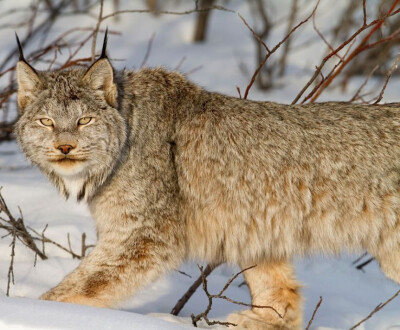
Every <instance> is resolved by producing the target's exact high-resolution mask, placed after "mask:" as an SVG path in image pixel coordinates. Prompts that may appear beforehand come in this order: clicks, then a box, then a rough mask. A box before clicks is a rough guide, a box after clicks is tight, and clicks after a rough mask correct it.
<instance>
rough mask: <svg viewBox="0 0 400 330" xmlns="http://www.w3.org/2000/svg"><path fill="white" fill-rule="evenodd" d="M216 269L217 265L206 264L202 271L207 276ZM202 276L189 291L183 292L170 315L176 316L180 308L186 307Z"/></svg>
mask: <svg viewBox="0 0 400 330" xmlns="http://www.w3.org/2000/svg"><path fill="white" fill-rule="evenodd" d="M216 267H218V265H210V264H208V265H207V267H206V268H205V269H204V271H203V272H204V276H206V277H207V276H208V275H210V274H211V272H212V271H213V270H214V269H215V268H216ZM202 276H203V274H200V276H199V277H198V278H197V280H196V281H194V283H193V284H192V285H191V286H190V287H189V289H188V290H187V291H186V292H185V294H184V295H183V296H182V297H181V298H180V299H179V300H178V302H177V303H176V305H175V306H174V307H173V308H172V310H171V312H170V313H171V314H172V315H175V316H177V315H178V314H179V313H180V311H181V310H182V308H183V307H184V306H185V305H186V303H187V302H188V301H189V299H190V298H191V297H192V295H193V294H194V293H195V292H196V290H197V288H198V287H199V286H200V284H201V283H202Z"/></svg>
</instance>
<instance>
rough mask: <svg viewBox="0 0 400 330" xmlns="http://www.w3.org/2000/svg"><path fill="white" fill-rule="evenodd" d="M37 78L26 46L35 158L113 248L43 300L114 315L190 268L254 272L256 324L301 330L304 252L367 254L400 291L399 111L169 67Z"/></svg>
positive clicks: (24, 77) (26, 101)
mask: <svg viewBox="0 0 400 330" xmlns="http://www.w3.org/2000/svg"><path fill="white" fill-rule="evenodd" d="M105 46H106V38H105V42H104V45H103V52H102V55H101V57H100V58H99V59H98V60H97V61H96V62H95V63H93V65H92V66H91V67H90V68H89V69H88V70H82V69H71V70H68V71H55V72H37V71H35V70H34V69H33V68H32V67H31V66H30V65H29V64H28V63H27V62H26V61H25V60H24V57H23V55H22V50H21V51H20V60H19V62H18V64H17V77H18V85H19V87H18V105H19V109H20V113H21V117H20V119H19V121H18V123H17V125H16V133H17V137H18V141H19V144H20V146H21V148H22V150H23V151H24V153H25V154H26V156H27V157H28V158H29V159H30V160H31V161H32V162H33V163H34V164H36V165H37V166H38V167H39V168H40V170H41V171H42V172H43V173H44V174H45V175H46V176H47V177H48V178H49V179H50V181H51V182H53V183H54V185H55V186H56V187H57V188H58V190H59V191H60V193H61V194H63V195H64V196H65V197H66V198H68V197H69V198H74V199H77V200H82V201H85V202H87V203H88V205H89V208H90V210H91V213H92V215H93V218H94V219H95V221H96V228H97V232H98V243H97V246H96V247H95V248H94V250H93V251H92V252H91V253H90V255H89V256H87V257H86V258H85V259H84V260H83V261H82V263H81V264H80V265H79V267H78V268H77V269H76V270H74V271H73V272H72V273H71V274H69V275H68V276H66V277H65V278H64V280H63V281H62V282H61V283H60V284H59V285H57V286H56V287H55V288H53V289H51V290H50V291H49V292H47V293H45V294H43V295H42V296H41V299H48V300H56V301H64V302H72V303H78V304H85V305H92V306H102V307H107V306H114V305H115V304H117V303H118V302H119V301H121V300H122V299H124V298H126V297H128V296H130V295H132V294H134V292H135V291H136V290H137V289H139V288H140V287H142V286H144V285H146V284H148V283H150V282H151V281H154V280H155V279H156V278H158V277H160V276H162V275H163V274H165V273H166V272H168V271H169V270H171V269H174V268H176V267H178V265H179V264H180V263H182V262H183V261H184V260H187V259H192V260H193V259H194V260H202V261H205V262H209V263H220V262H228V263H232V264H238V265H240V266H241V267H242V268H244V267H249V266H252V265H257V266H256V267H255V268H253V269H251V270H248V271H247V272H246V273H245V277H246V280H247V282H248V285H249V288H250V291H251V296H252V303H253V304H255V305H268V306H272V307H274V308H275V309H276V310H277V311H278V312H279V313H280V314H282V315H283V318H280V317H279V316H278V315H277V314H276V313H275V312H274V311H272V310H271V309H253V310H248V311H244V312H240V313H234V314H232V315H230V317H229V318H228V320H229V321H231V322H233V323H236V324H239V328H240V327H241V328H246V329H300V328H301V326H302V311H301V306H302V301H301V300H302V299H301V296H300V293H299V288H300V286H299V283H298V282H297V281H296V279H295V277H294V273H293V267H292V266H291V264H290V262H291V259H292V258H293V257H295V256H298V255H300V256H305V255H310V254H313V253H338V252H340V251H342V250H347V251H348V250H350V251H361V250H364V249H365V250H367V251H368V252H369V253H371V254H372V255H373V256H374V257H375V258H376V259H377V260H378V261H379V264H380V266H381V268H382V270H383V272H385V274H386V275H387V276H388V277H389V278H390V279H392V280H394V281H396V282H397V283H400V109H399V105H396V106H394V105H385V106H366V105H354V104H346V103H320V104H309V105H292V106H289V105H282V104H277V103H272V102H253V101H246V100H240V99H237V98H234V97H228V96H225V95H221V94H218V93H213V92H208V91H206V90H204V89H202V88H200V87H199V86H197V85H195V84H193V83H191V82H190V81H188V80H187V79H186V78H185V77H184V76H183V75H181V74H179V73H176V72H170V71H167V70H164V69H161V68H157V69H141V70H139V71H136V72H134V71H129V70H127V71H116V70H114V69H113V68H112V66H111V64H110V62H109V60H108V59H107V56H106V52H105Z"/></svg>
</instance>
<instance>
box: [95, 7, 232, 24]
mask: <svg viewBox="0 0 400 330" xmlns="http://www.w3.org/2000/svg"><path fill="white" fill-rule="evenodd" d="M210 10H220V11H226V12H230V13H234V12H235V11H234V10H231V9H228V8H225V7H222V6H210V7H205V8H194V9H192V10H186V11H168V10H159V11H154V10H149V9H126V10H118V11H115V12H113V13H111V14H108V15H106V16H103V18H102V21H105V20H106V19H109V18H110V17H114V16H116V15H121V14H128V13H139V14H140V13H150V14H157V15H159V14H167V15H188V14H193V13H200V12H205V11H210Z"/></svg>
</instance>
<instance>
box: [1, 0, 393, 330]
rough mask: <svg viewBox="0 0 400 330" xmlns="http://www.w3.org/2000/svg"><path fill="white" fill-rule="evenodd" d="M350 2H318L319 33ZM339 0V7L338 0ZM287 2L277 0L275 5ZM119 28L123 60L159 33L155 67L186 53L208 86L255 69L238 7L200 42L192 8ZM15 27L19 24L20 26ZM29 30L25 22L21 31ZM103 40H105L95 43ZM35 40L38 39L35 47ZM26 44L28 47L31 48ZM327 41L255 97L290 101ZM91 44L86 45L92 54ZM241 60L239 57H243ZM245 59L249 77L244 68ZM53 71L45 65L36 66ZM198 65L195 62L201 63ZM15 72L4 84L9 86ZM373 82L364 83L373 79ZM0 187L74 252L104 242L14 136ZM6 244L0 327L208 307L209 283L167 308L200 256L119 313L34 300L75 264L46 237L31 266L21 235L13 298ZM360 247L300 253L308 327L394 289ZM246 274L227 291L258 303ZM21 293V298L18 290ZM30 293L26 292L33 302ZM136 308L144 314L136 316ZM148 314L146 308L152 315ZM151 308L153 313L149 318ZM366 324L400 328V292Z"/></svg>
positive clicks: (369, 304)
mask: <svg viewBox="0 0 400 330" xmlns="http://www.w3.org/2000/svg"><path fill="white" fill-rule="evenodd" d="M345 2H346V1H345V0H340V1H335V2H333V1H330V0H324V1H322V2H321V7H320V9H319V14H318V16H317V17H318V19H317V24H319V25H320V26H321V30H322V31H323V30H324V28H326V27H329V24H334V23H335V22H336V21H337V20H338V13H339V10H340V9H341V8H342V7H343V4H344V3H345ZM25 3H26V2H25V1H22V0H18V1H17V0H15V1H12V2H11V1H2V2H0V12H2V11H3V10H5V9H7V8H10V7H12V6H14V5H16V4H17V5H18V4H20V5H21V6H22V5H24V4H25ZM121 3H122V4H121V7H122V8H142V6H143V1H121ZM180 3H181V5H180V7H179V8H178V10H184V9H190V8H192V6H193V2H192V1H181V2H180ZM273 3H274V4H275V5H274V7H273V8H272V9H271V10H274V17H276V18H275V20H276V22H278V23H279V21H281V18H284V17H285V16H286V15H287V8H289V6H290V1H288V0H283V1H273ZM308 3H309V6H308V8H307V6H305V7H304V8H305V10H304V12H303V13H302V17H303V16H304V17H305V16H306V14H307V13H308V12H309V11H310V10H311V9H312V5H313V2H312V1H308ZM333 3H335V5H333ZM278 4H279V5H278ZM227 6H228V7H229V8H232V9H234V10H235V11H238V12H240V13H241V14H242V15H243V16H244V17H245V18H246V19H248V21H249V23H251V22H252V20H251V15H250V13H249V9H248V6H247V4H246V3H245V1H233V0H231V1H230V2H228V4H227ZM111 10H112V5H111V1H110V3H108V2H106V5H105V12H106V13H107V12H110V11H111ZM76 24H77V21H76V19H75V20H72V19H71V18H66V19H63V20H62V21H60V22H58V23H57V25H56V27H55V29H54V31H55V32H54V35H56V32H57V33H59V32H60V31H64V30H65V29H66V28H69V27H72V26H75V25H76ZM94 24H95V20H94V19H92V18H89V17H81V18H80V21H79V26H82V25H88V26H93V25H94ZM104 25H108V26H109V28H110V29H112V30H118V31H120V32H121V35H120V36H115V35H111V36H110V42H109V48H108V49H109V55H110V57H111V58H113V59H122V61H114V65H115V67H116V68H117V69H118V68H119V69H121V68H123V67H127V68H131V67H136V68H137V67H139V66H140V63H141V62H142V60H143V57H144V54H145V52H146V48H147V44H148V41H149V39H150V37H151V35H152V34H153V33H156V35H155V39H154V41H153V46H152V50H151V53H150V57H149V60H148V63H147V65H149V66H159V65H163V66H166V67H168V68H171V69H173V68H175V67H176V66H177V65H178V63H179V62H180V61H181V60H182V58H183V57H184V58H185V60H184V62H183V64H182V65H181V67H180V70H181V71H182V72H191V71H193V72H192V73H190V74H189V77H190V78H191V79H192V80H193V81H195V82H196V83H198V84H200V85H202V86H204V87H205V88H207V89H208V90H212V91H217V92H222V93H226V94H230V95H237V90H236V86H239V87H240V89H241V90H242V93H243V91H244V90H245V87H246V85H247V84H248V81H249V78H250V74H251V73H252V70H253V69H254V48H253V47H254V44H253V41H252V39H251V35H250V34H249V31H248V30H247V28H246V27H245V26H244V24H243V22H242V21H241V20H240V18H239V17H238V16H237V14H235V13H227V12H213V13H212V15H211V22H210V26H209V37H208V39H207V41H206V42H205V43H203V44H193V43H191V41H190V39H191V36H192V32H193V26H194V20H193V16H187V15H185V16H161V17H154V16H152V15H147V14H127V15H122V16H121V17H120V19H119V20H118V21H114V20H109V21H108V22H105V23H104ZM285 28H286V27H285V24H280V25H279V28H278V29H277V30H276V31H275V32H274V34H273V35H272V37H271V40H270V43H271V44H274V43H276V42H278V41H279V40H280V39H281V38H282V33H283V31H284V30H285ZM17 32H18V30H17ZM21 34H23V31H21ZM313 38H316V39H317V36H316V34H315V32H314V31H313V29H312V26H311V25H310V24H308V25H307V26H306V27H304V28H301V29H300V30H299V31H298V33H297V34H296V38H295V41H294V42H293V45H294V47H296V45H297V44H302V43H303V42H306V41H307V40H311V39H313ZM0 40H1V44H2V47H1V48H0V60H1V59H2V58H3V57H4V56H5V55H6V54H7V53H8V51H9V50H10V49H11V47H13V46H14V39H13V31H12V30H10V29H9V30H2V31H0ZM98 47H99V46H98ZM32 49H33V48H32ZM32 49H30V48H28V49H27V50H26V52H27V53H29V51H30V50H32ZM325 50H326V47H325V46H323V45H322V44H321V43H311V44H309V46H307V47H301V48H300V49H299V50H298V51H295V52H293V53H291V55H290V58H289V74H288V75H286V76H285V77H284V78H282V79H280V80H278V81H276V86H277V87H276V88H274V89H271V90H269V91H267V92H261V91H258V90H257V89H256V88H253V89H252V90H251V92H250V95H249V98H252V99H259V100H274V101H278V102H284V103H289V102H291V101H292V99H293V98H294V97H295V96H296V94H297V93H298V92H299V90H300V89H301V87H302V86H303V85H304V84H305V82H306V81H307V80H308V79H309V77H310V76H311V74H312V72H313V68H314V67H315V65H317V64H318V63H319V61H320V59H321V56H322V55H323V54H324V51H325ZM89 53H90V49H89V46H88V47H86V48H84V49H83V50H82V52H81V55H82V56H88V54H89ZM240 64H242V65H240ZM243 65H245V66H246V67H247V71H248V74H246V73H244V72H243V70H241V69H240V66H242V67H243ZM38 68H39V69H45V68H46V65H44V64H43V65H42V66H40V65H39V67H38ZM194 69H196V70H194ZM362 81H363V78H362V77H360V78H358V79H352V80H351V81H350V83H349V85H348V89H347V91H345V92H343V91H342V90H341V89H339V88H336V89H331V90H329V91H327V93H325V94H323V95H322V97H321V100H326V99H329V100H349V99H350V98H351V96H352V95H353V94H354V91H355V90H356V89H357V88H358V86H359V85H360V84H361V82H362ZM6 82H7V80H4V79H3V80H2V81H0V83H1V84H5V83H6ZM399 83H400V81H399V80H396V79H393V80H391V82H390V83H389V85H388V88H387V90H386V93H385V97H384V101H386V102H389V101H399V93H398V86H399ZM378 84H379V81H377V80H372V81H371V83H370V85H369V86H370V87H369V88H371V86H372V88H373V87H374V86H379V85H378ZM367 89H368V88H367ZM0 186H2V187H3V189H2V194H3V196H4V198H5V199H6V202H7V204H8V206H9V207H10V209H11V211H12V212H13V213H14V214H15V215H18V214H19V210H18V206H19V207H20V208H21V210H22V212H23V215H24V218H25V222H26V224H27V225H29V226H30V227H32V228H34V229H35V230H37V231H39V232H40V231H41V230H42V229H43V228H44V227H45V226H46V225H47V224H48V228H47V230H46V235H47V236H48V237H50V238H51V239H53V240H55V241H57V242H60V243H61V244H63V245H65V246H68V240H67V235H68V234H69V237H70V241H71V246H72V249H73V250H74V251H80V243H81V234H82V233H83V232H85V233H86V234H87V243H88V244H94V243H95V240H96V236H95V231H94V223H93V221H92V220H91V217H90V214H89V212H88V210H87V208H86V206H85V205H83V204H77V203H76V202H74V201H64V200H63V199H62V198H61V197H60V196H58V194H57V192H56V190H55V189H54V188H53V187H52V186H51V185H50V183H48V182H47V181H46V179H45V178H44V177H43V176H42V175H41V174H40V172H39V171H38V170H37V169H36V168H33V167H31V166H30V165H29V163H28V162H27V161H26V160H25V159H24V157H23V155H22V154H21V152H20V151H19V148H18V146H17V145H16V143H15V142H7V143H2V144H0ZM2 234H3V233H1V232H0V236H1V235H2ZM10 242H11V240H10V239H9V238H8V237H7V238H2V239H0V329H45V328H46V329H180V328H182V327H186V328H189V327H191V325H190V324H191V321H190V315H191V314H192V313H194V314H197V313H199V312H202V311H204V309H205V307H206V304H207V299H206V297H205V294H204V293H203V291H202V290H201V288H200V289H199V290H198V291H197V292H196V293H195V294H194V296H193V297H192V299H191V300H190V301H189V302H188V303H187V305H186V306H185V308H184V309H183V310H182V312H181V313H180V317H178V318H175V317H172V316H171V315H169V312H170V310H171V308H172V307H173V306H174V305H175V303H176V301H177V300H178V299H179V298H180V296H181V295H182V294H183V293H184V292H185V291H186V290H187V288H188V287H189V286H190V285H191V284H192V283H193V281H194V279H195V278H197V276H198V275H199V270H198V268H197V265H196V264H194V263H187V264H184V265H182V267H181V268H180V270H182V271H184V272H185V273H187V274H189V275H190V276H192V278H189V277H187V276H185V275H182V274H181V273H179V272H177V271H176V272H172V273H171V274H169V275H168V276H165V277H164V278H162V279H160V280H158V281H157V282H155V283H153V284H152V285H150V286H148V287H146V288H144V289H142V290H141V291H140V292H138V293H136V294H135V296H134V297H132V298H131V299H130V300H129V301H126V302H125V303H124V304H123V305H122V306H120V308H119V310H106V309H96V308H89V307H83V306H75V305H68V304H60V303H53V302H41V301H38V300H35V299H32V298H37V297H38V296H39V295H40V294H41V293H43V292H44V291H46V290H48V289H49V288H51V287H52V286H54V285H56V284H57V283H58V282H59V281H60V280H61V279H62V278H63V276H65V275H66V274H67V273H68V272H70V271H71V270H72V269H74V268H75V267H76V266H77V265H78V264H79V261H78V260H76V259H72V258H71V256H70V255H69V254H68V253H66V252H64V251H62V250H60V249H59V248H57V247H55V246H52V245H50V244H47V245H46V253H47V255H48V256H49V257H50V258H49V259H48V260H45V261H42V260H40V259H38V260H37V262H36V265H34V254H33V252H32V251H30V250H29V249H27V248H26V247H24V246H22V244H20V243H17V245H16V250H15V264H14V272H15V284H14V285H12V286H11V291H10V296H11V297H10V298H7V297H5V293H6V288H7V273H8V268H9V263H10V253H11V248H10V246H9V245H10ZM357 257H358V255H342V256H336V257H332V256H325V257H322V256H316V257H313V258H309V259H301V260H296V271H297V275H298V277H299V279H300V280H301V281H302V282H303V283H304V288H303V290H302V291H303V294H304V297H305V308H304V320H305V322H308V320H309V318H310V317H311V314H312V312H313V310H314V307H315V305H316V303H317V302H318V299H319V297H320V296H322V297H323V302H322V305H321V307H320V309H319V310H318V313H317V315H316V317H315V320H314V322H313V325H312V327H311V329H346V328H349V327H351V326H352V325H354V324H355V323H357V322H358V321H359V320H360V319H362V318H363V317H365V316H366V315H368V314H369V312H370V311H372V310H373V309H374V308H375V306H376V305H377V304H378V303H380V302H383V301H385V300H386V299H388V298H389V297H390V296H391V295H393V294H394V293H395V292H396V291H397V290H398V289H399V286H398V285H397V284H395V283H393V282H391V281H390V280H388V279H386V278H385V276H384V275H383V274H382V273H381V271H380V270H379V267H378V266H377V264H376V263H375V262H373V263H371V264H370V265H368V266H367V267H366V268H365V272H362V271H359V270H357V269H356V268H355V267H354V266H353V265H352V261H353V260H354V259H356V258H357ZM237 271H238V268H234V267H230V266H227V265H222V266H220V267H219V268H217V269H216V270H215V271H214V272H213V273H212V274H211V275H210V277H209V289H210V291H211V292H216V291H217V290H220V289H221V288H222V287H223V286H224V284H225V283H226V281H227V280H228V279H229V278H230V277H231V276H232V275H233V274H235V273H236V272H237ZM242 281H243V278H241V277H239V278H238V279H236V280H235V281H234V282H233V284H232V285H231V287H230V288H229V289H228V291H227V295H228V296H230V297H231V298H233V299H235V300H239V301H244V302H250V297H249V293H248V290H247V287H246V286H241V287H239V284H240V283H241V282H242ZM17 297H18V298H17ZM26 298H30V299H26ZM242 308H243V307H240V306H235V305H232V304H230V303H228V302H226V301H215V303H214V305H213V309H212V311H211V313H210V317H211V318H215V319H219V320H223V319H224V318H225V317H226V316H227V315H228V314H229V313H231V312H232V311H234V310H238V309H242ZM139 314H140V315H139ZM148 314H150V315H148ZM145 315H148V316H145ZM360 329H370V330H376V329H378V330H379V329H382V330H383V329H387V330H389V329H391V330H394V329H400V298H398V299H397V300H394V301H392V302H391V303H390V304H388V305H387V306H386V307H385V308H384V309H383V310H382V311H380V312H378V313H377V314H376V315H374V316H373V317H372V318H371V319H370V320H368V321H367V322H366V323H364V324H363V325H362V326H361V327H360Z"/></svg>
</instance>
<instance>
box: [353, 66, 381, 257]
mask: <svg viewBox="0 0 400 330" xmlns="http://www.w3.org/2000/svg"><path fill="white" fill-rule="evenodd" d="M378 68H379V65H375V67H374V68H373V69H372V70H371V72H370V73H369V74H368V76H367V78H365V80H364V82H363V83H362V84H361V85H360V87H359V88H358V89H357V91H356V92H355V94H354V95H353V97H352V98H351V99H350V100H349V102H354V101H357V99H359V98H360V93H361V91H362V90H363V88H364V87H365V86H366V85H367V83H368V81H369V79H370V78H371V77H372V76H373V74H374V73H375V71H376V70H378ZM366 255H367V252H365V253H364V254H363V255H362V256H361V257H360V258H359V259H357V260H356V261H355V262H354V263H357V262H358V261H360V260H361V259H362V258H363V257H364V256H366Z"/></svg>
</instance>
